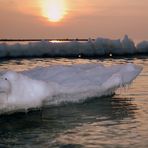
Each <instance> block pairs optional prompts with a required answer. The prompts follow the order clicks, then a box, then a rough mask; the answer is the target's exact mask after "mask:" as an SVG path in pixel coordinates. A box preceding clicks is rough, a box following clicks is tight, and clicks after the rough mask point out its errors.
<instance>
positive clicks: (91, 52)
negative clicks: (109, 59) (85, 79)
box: [0, 35, 148, 58]
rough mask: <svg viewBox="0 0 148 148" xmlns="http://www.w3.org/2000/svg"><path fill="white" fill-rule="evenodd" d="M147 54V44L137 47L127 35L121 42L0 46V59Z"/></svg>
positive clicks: (94, 41) (102, 41)
mask: <svg viewBox="0 0 148 148" xmlns="http://www.w3.org/2000/svg"><path fill="white" fill-rule="evenodd" d="M143 53H148V42H147V41H143V42H141V43H139V44H138V45H137V46H136V45H135V44H134V42H133V41H132V39H130V38H129V37H128V36H127V35H125V37H124V38H123V40H120V39H117V40H111V39H105V38H97V39H95V40H91V39H89V40H88V41H86V42H79V41H70V42H48V41H44V40H43V41H40V42H30V43H28V44H21V43H16V44H14V45H9V44H7V43H1V44H0V58H7V57H9V58H13V57H43V56H48V57H98V56H109V55H114V56H116V55H133V54H143Z"/></svg>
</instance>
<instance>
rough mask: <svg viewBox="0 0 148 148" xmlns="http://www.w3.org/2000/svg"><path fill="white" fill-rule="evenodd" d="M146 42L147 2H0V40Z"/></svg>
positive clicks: (44, 0) (81, 0) (109, 0)
mask: <svg viewBox="0 0 148 148" xmlns="http://www.w3.org/2000/svg"><path fill="white" fill-rule="evenodd" d="M125 34H128V35H129V36H130V37H131V38H133V39H134V40H136V41H139V40H148V0H0V38H88V37H92V38H96V37H107V38H122V37H123V36H124V35H125Z"/></svg>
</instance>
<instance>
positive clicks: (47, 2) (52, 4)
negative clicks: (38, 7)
mask: <svg viewBox="0 0 148 148" xmlns="http://www.w3.org/2000/svg"><path fill="white" fill-rule="evenodd" d="M66 11H67V7H66V2H65V0H43V1H42V15H43V16H44V17H46V18H47V19H48V20H49V21H51V22H59V21H61V20H62V19H63V18H64V16H65V15H66Z"/></svg>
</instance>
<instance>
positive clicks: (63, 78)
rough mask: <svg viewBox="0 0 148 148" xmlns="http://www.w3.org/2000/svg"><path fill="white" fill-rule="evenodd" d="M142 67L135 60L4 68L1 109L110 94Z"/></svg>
mask: <svg viewBox="0 0 148 148" xmlns="http://www.w3.org/2000/svg"><path fill="white" fill-rule="evenodd" d="M141 70H142V68H141V67H139V66H136V65H134V64H123V65H116V66H111V67H104V66H103V65H100V64H80V65H71V66H64V65H62V66H61V65H59V66H50V67H40V68H35V69H32V70H29V71H23V72H20V73H17V72H14V71H7V72H6V73H4V74H3V75H2V76H1V77H0V113H1V114H2V113H5V112H10V111H18V110H27V109H29V108H37V107H41V106H43V105H56V104H60V103H62V102H80V101H84V100H86V99H88V98H91V97H95V96H96V97H101V96H108V95H112V94H114V92H115V91H116V90H117V89H118V88H119V87H121V86H125V85H127V84H130V83H131V82H132V81H133V80H134V79H135V78H136V77H137V76H138V74H139V73H140V72H141Z"/></svg>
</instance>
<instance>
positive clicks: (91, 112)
mask: <svg viewBox="0 0 148 148" xmlns="http://www.w3.org/2000/svg"><path fill="white" fill-rule="evenodd" d="M85 63H99V64H103V65H105V66H110V65H116V64H124V63H134V64H137V65H141V66H143V71H142V73H141V74H140V75H139V76H138V77H137V78H136V80H135V81H134V82H133V83H132V85H131V86H130V87H129V88H128V89H122V90H118V91H117V92H116V95H114V96H112V97H106V98H92V99H91V100H89V101H86V102H84V103H68V104H64V105H60V106H49V107H48V106H47V107H44V108H42V109H41V110H36V111H35V110H34V111H30V112H29V113H15V114H13V115H2V116H0V147H3V148H5V147H6V148H7V147H11V148H13V147H14V148H29V147H31V148H46V147H47V148H48V147H49V148H52V147H53V148H54V147H55V148H83V147H84V148H85V147H89V148H101V147H107V148H115V147H123V148H125V147H127V148H129V147H131V148H139V147H140V148H147V147H148V91H147V90H148V58H147V57H138V58H119V59H117V58H116V59H112V58H108V59H103V58H102V59H80V58H77V59H66V58H32V59H11V60H1V61H0V70H1V71H3V70H8V69H9V70H15V71H23V70H29V69H32V68H34V67H37V66H41V67H46V66H49V65H63V64H64V65H71V64H85Z"/></svg>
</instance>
